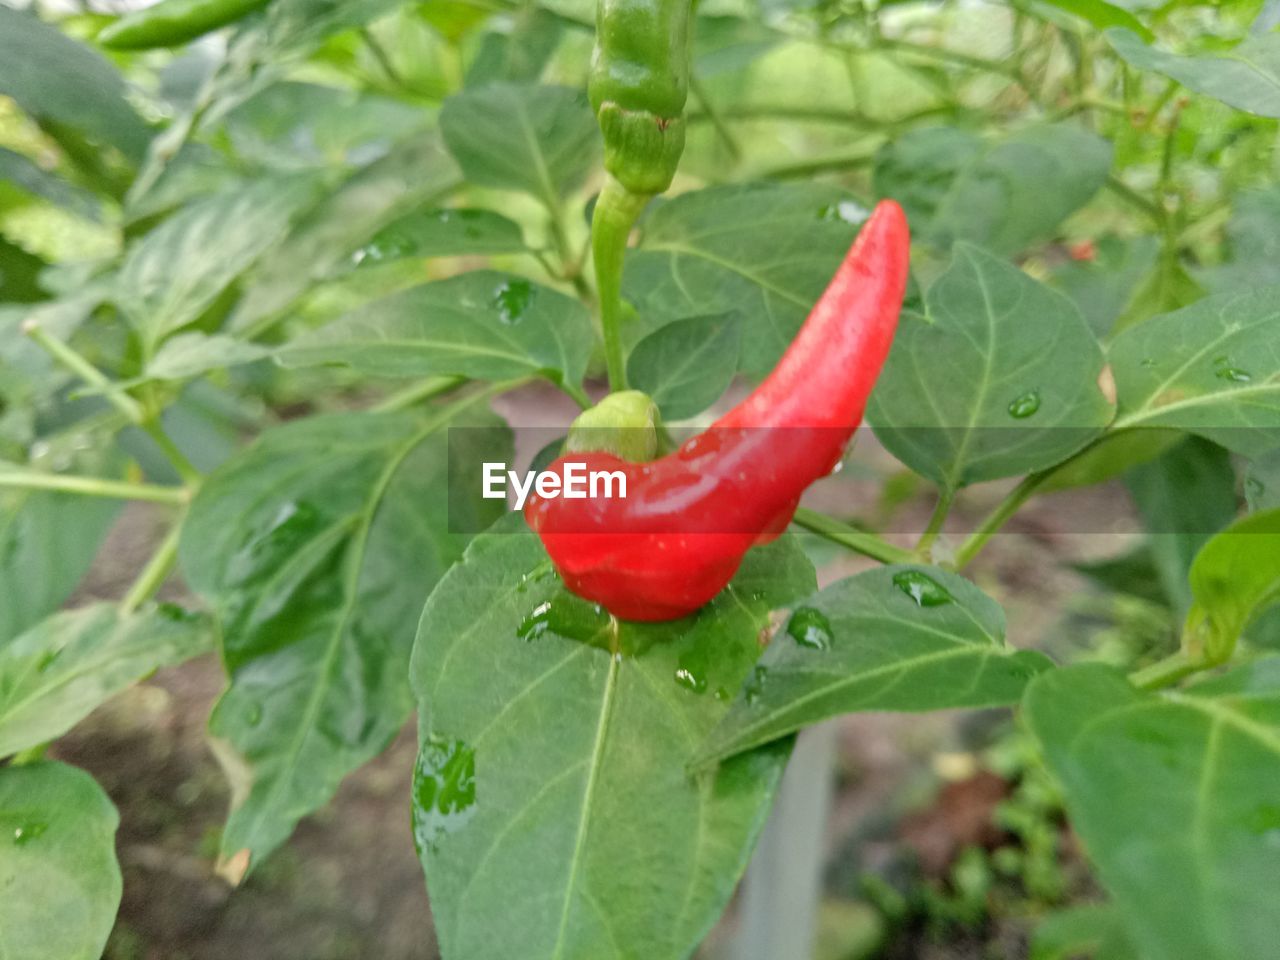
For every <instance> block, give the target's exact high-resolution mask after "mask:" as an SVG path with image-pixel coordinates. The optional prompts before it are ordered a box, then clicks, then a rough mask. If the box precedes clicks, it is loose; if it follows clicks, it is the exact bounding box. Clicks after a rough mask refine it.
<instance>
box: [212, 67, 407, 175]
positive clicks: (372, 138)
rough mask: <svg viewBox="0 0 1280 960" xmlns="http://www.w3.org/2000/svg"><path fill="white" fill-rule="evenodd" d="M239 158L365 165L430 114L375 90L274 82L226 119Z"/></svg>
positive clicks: (298, 164)
mask: <svg viewBox="0 0 1280 960" xmlns="http://www.w3.org/2000/svg"><path fill="white" fill-rule="evenodd" d="M223 124H224V127H225V129H226V132H227V135H228V136H229V137H230V139H231V146H232V148H233V149H234V152H235V156H236V158H237V159H238V160H239V161H240V162H242V163H243V162H250V163H259V164H262V165H264V166H268V167H274V168H278V169H298V168H304V169H305V168H308V167H325V166H340V165H344V164H355V165H360V166H364V165H366V164H368V163H371V162H373V161H374V160H376V159H378V158H379V157H381V156H383V155H385V154H386V153H387V152H388V151H389V150H390V149H391V148H392V146H393V145H394V144H396V143H397V142H399V141H401V140H403V139H404V138H405V137H407V136H409V135H410V134H412V133H414V132H417V131H420V130H423V129H424V128H426V127H427V126H428V124H429V115H428V114H427V113H426V112H425V111H423V110H421V109H419V108H418V107H415V106H411V105H409V104H407V103H402V102H400V101H398V100H392V99H390V98H389V97H380V96H377V95H376V94H370V93H365V92H361V91H356V90H349V89H342V88H338V87H324V86H319V85H317V84H310V83H289V82H285V83H275V84H272V85H271V86H269V87H267V88H266V89H265V90H262V91H260V92H258V93H256V94H254V96H252V97H250V98H249V99H248V100H246V101H245V102H244V103H242V104H240V105H239V106H238V107H236V109H235V110H233V111H231V112H230V113H229V114H228V115H227V117H226V119H225V120H224V121H223Z"/></svg>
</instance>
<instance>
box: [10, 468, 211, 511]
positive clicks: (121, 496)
mask: <svg viewBox="0 0 1280 960" xmlns="http://www.w3.org/2000/svg"><path fill="white" fill-rule="evenodd" d="M0 487H14V488H17V489H19V490H52V491H55V492H58V493H78V494H83V495H85V496H89V497H108V498H111V499H114V500H142V501H144V502H147V503H170V504H184V503H186V502H187V501H188V500H189V499H190V497H191V492H190V491H189V490H188V489H187V488H186V487H162V486H158V485H156V484H149V483H127V482H125V481H123V480H104V479H101V478H99V477H76V476H69V475H65V474H61V473H39V472H37V471H34V470H30V471H28V470H6V471H4V472H2V473H0Z"/></svg>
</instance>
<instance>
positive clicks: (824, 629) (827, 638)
mask: <svg viewBox="0 0 1280 960" xmlns="http://www.w3.org/2000/svg"><path fill="white" fill-rule="evenodd" d="M787 635H788V636H790V637H791V639H792V640H794V641H795V642H796V643H798V644H800V646H802V647H808V648H809V649H810V650H830V649H831V641H832V639H833V637H832V633H831V621H830V620H828V619H827V618H826V615H825V614H823V613H822V611H820V610H815V609H813V607H800V608H798V609H797V610H796V612H795V613H793V614H792V615H791V619H790V620H788V621H787Z"/></svg>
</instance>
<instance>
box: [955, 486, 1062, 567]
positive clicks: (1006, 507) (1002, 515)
mask: <svg viewBox="0 0 1280 960" xmlns="http://www.w3.org/2000/svg"><path fill="white" fill-rule="evenodd" d="M1051 472H1052V471H1047V470H1046V471H1042V472H1040V473H1032V474H1028V475H1027V476H1026V477H1024V478H1023V480H1022V482H1021V483H1019V484H1018V485H1017V486H1016V487H1014V488H1013V490H1011V491H1010V492H1009V495H1008V496H1007V497H1005V498H1004V499H1003V500H1001V501H1000V503H999V504H998V505H997V506H996V508H995V509H994V510H993V511H991V514H990V515H989V516H988V517H987V519H985V520H983V521H982V525H981V526H979V527H978V529H977V530H975V531H974V532H973V533H972V534H971V535H970V536H969V539H967V540H965V542H964V543H963V544H962V545H961V546H960V549H959V550H958V551H956V561H955V563H956V569H957V570H963V569H964V568H965V566H967V565H968V564H969V563H970V562H971V561H972V560H973V558H974V557H976V556H977V555H978V554H979V553H981V552H982V548H983V547H985V546H986V545H987V541H988V540H990V539H991V538H992V537H994V536H995V535H996V534H997V533H999V532H1000V528H1001V527H1003V526H1004V525H1005V524H1006V523H1008V522H1009V518H1010V517H1012V516H1013V515H1014V514H1015V513H1017V512H1018V510H1019V508H1021V507H1022V505H1023V504H1024V503H1026V502H1027V501H1028V500H1030V499H1031V497H1032V495H1033V494H1034V493H1035V492H1036V490H1037V489H1039V487H1040V484H1042V483H1044V482H1045V480H1047V479H1048V478H1049V475H1050V473H1051Z"/></svg>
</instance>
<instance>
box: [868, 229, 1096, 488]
mask: <svg viewBox="0 0 1280 960" xmlns="http://www.w3.org/2000/svg"><path fill="white" fill-rule="evenodd" d="M925 306H926V310H927V314H928V315H927V317H920V316H918V315H916V314H910V313H907V314H904V315H903V317H902V319H901V320H900V321H899V325H898V333H897V336H896V338H895V340H894V344H893V349H892V351H891V352H890V354H889V359H888V361H887V363H886V364H885V367H884V370H883V372H882V373H881V375H880V381H879V383H878V384H877V386H876V390H875V392H874V393H873V394H872V395H871V402H870V405H869V406H868V409H867V419H868V420H870V421H871V422H872V423H873V424H874V425H875V428H876V436H878V437H879V438H880V440H881V441H882V442H883V443H884V445H885V446H886V447H888V448H889V450H890V452H892V453H893V455H894V456H896V457H898V459H900V460H902V462H903V463H905V464H907V466H909V467H911V468H912V469H913V470H915V471H916V472H917V473H921V474H923V475H924V476H926V477H929V478H930V479H932V480H934V481H936V482H937V483H939V484H942V485H943V486H944V487H946V488H948V489H950V490H955V489H958V488H960V487H963V486H966V485H967V484H970V483H976V482H978V481H981V480H992V479H995V478H997V477H1008V476H1014V475H1016V474H1020V473H1026V472H1028V471H1031V470H1039V469H1043V468H1045V467H1049V466H1052V465H1053V464H1055V463H1058V462H1060V461H1061V460H1063V459H1065V458H1066V457H1068V456H1070V455H1071V454H1072V453H1074V452H1075V451H1077V450H1079V449H1080V448H1081V447H1083V446H1084V445H1085V444H1086V443H1088V442H1089V441H1090V440H1092V439H1093V438H1094V437H1096V436H1097V435H1098V434H1099V433H1101V432H1102V429H1103V428H1104V427H1105V426H1106V425H1107V423H1108V422H1109V421H1110V420H1111V417H1112V409H1111V406H1110V405H1109V404H1108V403H1107V400H1106V398H1105V397H1104V396H1103V393H1102V390H1101V389H1100V388H1099V386H1098V377H1099V375H1100V374H1101V373H1102V367H1103V357H1102V348H1101V347H1100V346H1099V345H1098V342H1097V340H1095V339H1094V336H1093V334H1092V332H1091V331H1090V330H1089V328H1088V326H1087V325H1086V324H1085V322H1084V320H1083V319H1082V318H1081V317H1080V314H1079V312H1078V311H1077V310H1076V308H1075V307H1074V306H1073V305H1072V303H1071V302H1070V301H1069V300H1067V299H1066V297H1064V296H1062V294H1060V293H1056V292H1054V291H1053V290H1050V289H1049V288H1048V287H1046V286H1044V285H1043V284H1041V283H1039V282H1037V281H1035V280H1033V279H1032V278H1031V277H1029V276H1027V275H1026V274H1025V273H1023V272H1022V271H1021V270H1019V269H1017V268H1016V267H1014V266H1012V265H1010V264H1008V263H1005V262H1004V261H1003V260H1000V259H997V258H996V257H993V256H992V255H991V254H989V253H986V252H984V251H982V250H979V249H977V248H976V247H971V246H969V245H968V244H958V245H957V246H956V248H955V252H954V254H953V256H952V260H951V264H950V266H949V267H948V268H947V270H946V272H945V273H943V274H942V276H940V277H939V278H938V279H937V280H936V281H935V282H934V284H933V286H931V287H930V288H929V289H928V291H927V292H926V293H925Z"/></svg>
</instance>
